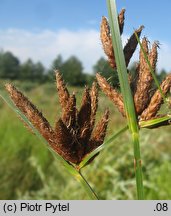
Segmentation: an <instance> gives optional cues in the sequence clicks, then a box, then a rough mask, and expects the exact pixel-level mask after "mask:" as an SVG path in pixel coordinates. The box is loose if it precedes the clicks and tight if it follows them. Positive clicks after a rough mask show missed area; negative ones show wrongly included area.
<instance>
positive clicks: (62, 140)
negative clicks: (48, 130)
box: [50, 119, 80, 163]
mask: <svg viewBox="0 0 171 216" xmlns="http://www.w3.org/2000/svg"><path fill="white" fill-rule="evenodd" d="M55 128H56V133H55V135H54V138H53V141H52V142H51V143H50V144H51V147H52V148H53V149H54V150H56V151H57V152H58V153H59V154H60V155H61V156H62V157H64V158H65V159H66V160H68V161H70V162H72V163H78V162H79V160H80V159H79V157H78V155H77V151H76V144H75V143H74V142H73V137H72V134H71V133H70V132H69V130H68V128H67V127H66V125H65V124H64V123H63V121H62V120H61V119H59V120H58V122H57V123H56V126H55Z"/></svg>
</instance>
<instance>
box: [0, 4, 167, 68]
mask: <svg viewBox="0 0 171 216" xmlns="http://www.w3.org/2000/svg"><path fill="white" fill-rule="evenodd" d="M116 3H117V9H118V11H120V10H121V8H125V9H126V17H125V27H124V33H123V41H126V40H127V39H128V37H129V36H130V35H131V34H132V33H133V30H134V29H135V28H138V27H139V26H140V25H142V24H143V25H144V26H145V29H144V31H143V33H142V36H147V37H148V38H149V40H150V41H151V42H153V41H155V40H157V41H159V42H160V50H159V60H158V69H159V70H161V69H162V68H165V69H166V70H167V71H171V13H170V8H171V1H169V0H163V1H154V0H151V1H149V0H148V1H147V0H143V1H135V0H125V1H121V0H116ZM103 15H105V16H107V6H106V0H101V1H99V0H86V1H79V0H29V1H28V0H0V50H3V51H11V52H12V53H13V54H14V55H16V56H17V57H18V58H19V59H20V61H21V62H24V61H26V60H27V59H28V58H32V59H33V60H34V61H35V62H36V61H41V62H42V63H43V64H44V65H45V66H46V67H47V68H48V67H50V66H51V64H52V61H53V60H54V59H55V58H56V57H57V55H58V54H61V55H62V56H63V59H64V60H66V59H67V58H69V57H70V56H71V55H76V56H77V57H78V58H79V59H80V60H81V61H82V62H83V66H84V71H85V72H91V71H92V66H93V65H94V64H95V63H96V61H97V60H98V59H99V58H100V57H101V56H104V53H103V50H102V46H101V42H100V37H99V28H100V21H101V17H102V16H103ZM137 59H138V51H137V52H136V54H135V55H134V57H133V60H137Z"/></svg>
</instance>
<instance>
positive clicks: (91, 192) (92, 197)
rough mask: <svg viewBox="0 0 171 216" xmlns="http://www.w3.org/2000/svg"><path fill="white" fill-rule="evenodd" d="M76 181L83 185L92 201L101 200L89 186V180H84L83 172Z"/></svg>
mask: <svg viewBox="0 0 171 216" xmlns="http://www.w3.org/2000/svg"><path fill="white" fill-rule="evenodd" d="M76 179H77V180H78V181H79V182H80V183H81V185H82V186H83V188H84V189H85V191H86V192H87V194H88V196H89V197H90V199H92V200H98V199H99V198H98V196H97V194H96V193H95V192H94V190H93V188H92V187H91V186H90V185H89V183H88V182H87V180H86V179H85V178H84V176H83V174H82V173H81V171H79V172H78V174H77V176H76Z"/></svg>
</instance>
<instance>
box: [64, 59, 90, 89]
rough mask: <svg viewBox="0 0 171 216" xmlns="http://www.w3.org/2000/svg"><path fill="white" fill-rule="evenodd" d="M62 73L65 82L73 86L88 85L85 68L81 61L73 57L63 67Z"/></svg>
mask: <svg viewBox="0 0 171 216" xmlns="http://www.w3.org/2000/svg"><path fill="white" fill-rule="evenodd" d="M60 70H61V73H62V75H63V78H64V80H65V82H67V83H68V84H70V85H73V86H82V85H85V84H86V77H85V74H84V73H83V66H82V63H81V61H80V60H79V59H78V58H77V57H75V56H71V57H70V58H69V59H67V60H66V61H65V62H64V63H63V65H62V66H61V69H60Z"/></svg>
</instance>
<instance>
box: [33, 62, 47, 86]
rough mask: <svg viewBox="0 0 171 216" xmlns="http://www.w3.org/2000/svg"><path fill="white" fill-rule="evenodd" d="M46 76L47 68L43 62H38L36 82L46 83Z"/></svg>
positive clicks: (35, 69)
mask: <svg viewBox="0 0 171 216" xmlns="http://www.w3.org/2000/svg"><path fill="white" fill-rule="evenodd" d="M44 75H45V67H44V66H43V64H42V63H41V62H37V63H36V64H35V66H34V74H33V77H34V79H35V80H36V81H39V82H43V81H46V80H45V79H44V78H45V77H44Z"/></svg>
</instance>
